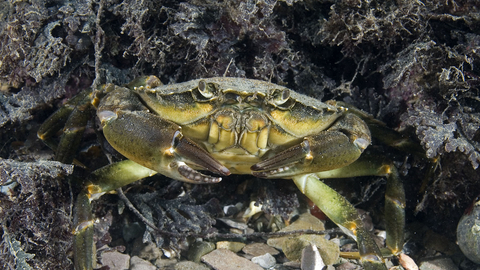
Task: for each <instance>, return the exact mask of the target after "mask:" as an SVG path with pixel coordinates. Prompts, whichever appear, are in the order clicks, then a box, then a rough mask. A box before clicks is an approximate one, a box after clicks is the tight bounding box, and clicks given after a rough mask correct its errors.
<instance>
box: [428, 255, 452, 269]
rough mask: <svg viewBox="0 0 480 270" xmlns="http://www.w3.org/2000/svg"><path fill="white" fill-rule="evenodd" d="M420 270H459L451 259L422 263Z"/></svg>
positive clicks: (438, 259)
mask: <svg viewBox="0 0 480 270" xmlns="http://www.w3.org/2000/svg"><path fill="white" fill-rule="evenodd" d="M420 270H458V267H457V266H456V265H455V264H454V263H453V261H452V259H450V258H437V259H433V260H428V261H424V262H422V263H420Z"/></svg>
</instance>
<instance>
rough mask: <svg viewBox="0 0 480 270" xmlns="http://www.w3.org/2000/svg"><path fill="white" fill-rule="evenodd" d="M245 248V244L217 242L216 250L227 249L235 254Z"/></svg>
mask: <svg viewBox="0 0 480 270" xmlns="http://www.w3.org/2000/svg"><path fill="white" fill-rule="evenodd" d="M244 246H245V243H242V242H230V241H219V242H217V249H221V248H223V249H228V250H231V251H233V252H235V253H237V252H239V251H240V250H242V248H243V247H244Z"/></svg>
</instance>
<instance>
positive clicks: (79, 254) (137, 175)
mask: <svg viewBox="0 0 480 270" xmlns="http://www.w3.org/2000/svg"><path fill="white" fill-rule="evenodd" d="M156 173H157V172H156V171H154V170H151V169H148V168H145V167H143V166H141V165H139V164H137V163H135V162H133V161H131V160H124V161H120V162H117V163H114V164H111V165H108V166H105V167H102V168H100V169H98V170H96V171H94V172H93V173H92V175H91V176H90V177H89V181H88V183H87V185H86V186H85V188H84V190H83V191H82V192H81V193H80V194H79V195H78V197H77V201H76V204H75V213H74V226H75V229H74V245H73V247H74V254H75V260H74V261H75V269H77V270H80V269H82V270H83V269H93V267H94V266H95V264H96V263H95V262H96V259H95V244H94V242H93V224H94V220H93V215H92V206H91V202H92V200H94V199H97V198H98V197H100V196H102V195H103V194H104V193H106V192H109V191H112V190H115V189H117V188H120V187H122V186H125V185H128V184H130V183H132V182H135V181H137V180H139V179H142V178H145V177H148V176H152V175H154V174H156Z"/></svg>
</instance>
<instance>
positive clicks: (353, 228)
mask: <svg viewBox="0 0 480 270" xmlns="http://www.w3.org/2000/svg"><path fill="white" fill-rule="evenodd" d="M91 109H96V112H97V116H98V118H99V119H100V121H101V123H102V127H103V133H104V135H105V137H106V139H107V141H108V142H109V143H110V144H111V145H112V146H113V147H114V148H115V149H116V150H117V151H118V152H120V153H121V154H122V155H124V156H125V157H126V158H128V160H125V161H121V162H118V163H115V164H111V165H109V166H106V167H103V168H100V169H98V170H97V171H95V172H93V173H92V176H91V177H89V179H88V180H87V181H86V183H85V189H84V191H83V192H82V193H81V194H80V195H79V197H78V199H77V207H76V208H77V210H76V220H75V224H76V226H77V227H76V236H75V246H74V247H75V257H76V258H75V265H76V268H77V269H92V267H93V265H94V264H95V260H94V259H93V253H94V252H93V247H92V246H93V240H92V238H93V237H92V235H93V229H92V226H93V222H92V220H93V218H92V216H91V209H90V208H91V207H90V202H91V200H93V199H95V198H97V197H99V196H101V195H102V194H104V193H105V192H108V191H111V190H114V189H116V188H119V187H122V186H124V185H126V184H128V183H131V182H133V181H136V180H138V179H141V178H143V177H146V176H149V175H152V174H155V173H160V174H163V175H165V176H168V177H171V178H173V179H176V180H179V181H184V182H190V183H216V182H219V181H221V179H222V178H221V176H228V175H230V174H251V175H254V176H257V177H260V178H274V179H279V178H282V179H293V180H294V181H295V183H296V185H297V186H298V187H299V189H300V190H301V191H302V192H303V193H304V194H305V195H306V196H307V197H309V198H310V199H311V200H312V201H313V202H315V203H316V204H317V205H318V206H319V207H320V209H322V210H323V211H324V212H325V213H326V215H327V216H329V217H330V218H331V219H332V221H334V222H335V223H336V224H338V225H339V226H340V227H341V228H342V229H343V230H344V231H345V232H347V233H348V234H349V235H351V236H352V237H353V238H355V239H356V240H357V242H358V245H359V251H360V255H361V258H362V262H363V264H364V266H365V267H366V268H367V269H385V266H384V264H383V258H382V255H381V252H380V250H379V248H378V247H377V245H376V244H375V243H374V242H373V240H372V238H371V237H370V236H369V233H368V232H366V231H365V229H364V228H363V223H362V221H361V220H360V218H359V216H358V214H357V212H356V210H355V209H354V208H353V206H352V205H351V204H350V203H348V201H346V200H345V199H344V198H343V197H342V196H340V195H339V194H338V193H336V192H335V191H333V190H332V189H331V188H329V187H328V186H326V185H325V184H323V182H322V181H319V178H335V177H350V176H355V175H388V184H387V194H386V198H387V199H386V203H385V204H386V211H388V213H389V215H390V216H391V218H390V220H389V221H387V233H388V234H389V235H390V236H389V237H388V238H387V247H388V248H389V250H390V253H392V254H398V253H399V252H400V251H401V249H402V245H403V227H404V213H403V208H404V194H403V187H402V185H401V183H400V181H399V179H398V177H397V173H396V170H395V168H394V167H392V166H389V165H384V164H381V163H379V162H373V163H372V161H367V160H362V159H361V158H360V159H359V157H360V156H361V154H362V152H363V151H364V149H365V148H366V147H367V146H368V145H369V144H370V142H371V135H370V130H369V128H368V126H367V124H366V123H365V121H364V120H362V119H361V118H360V116H365V114H364V113H361V112H359V111H358V110H356V109H354V108H352V107H347V105H344V104H341V105H340V104H339V103H336V102H335V101H328V102H326V103H323V102H320V101H318V100H316V99H313V98H310V97H307V96H305V95H301V94H298V93H296V92H294V91H292V90H290V89H288V88H285V87H282V86H279V85H276V84H272V83H268V82H263V81H258V80H249V79H242V78H225V77H222V78H208V79H199V80H193V81H189V82H185V83H178V84H171V85H162V83H161V82H160V80H159V79H158V78H157V77H155V76H148V77H142V78H140V79H137V80H135V81H133V82H131V83H129V84H127V85H126V86H115V85H112V84H107V85H105V86H102V87H101V88H100V89H97V90H95V91H93V90H91V89H90V90H88V91H85V92H82V93H81V94H79V95H78V96H77V97H75V98H74V99H73V100H72V101H70V102H69V103H67V105H66V106H65V107H63V108H61V109H59V111H57V113H55V114H54V115H52V116H51V117H50V118H49V119H48V120H47V121H46V122H45V123H44V124H43V125H42V127H41V128H40V130H39V132H38V135H39V137H40V138H41V139H42V140H44V141H46V142H47V144H49V145H51V146H52V147H54V148H56V151H57V159H58V160H59V161H62V162H65V163H71V162H72V161H73V156H74V155H73V154H72V153H74V151H75V150H76V147H78V146H77V145H78V143H79V140H80V138H81V134H82V132H83V129H82V128H81V127H83V126H84V125H85V124H86V121H87V120H88V118H87V117H86V116H84V115H87V114H88V113H87V114H86V113H85V112H88V111H89V110H91ZM352 112H353V113H352ZM63 125H65V129H64V134H63V135H62V138H61V140H60V143H59V144H58V146H57V145H56V144H54V143H52V141H51V137H52V136H53V134H55V133H56V132H57V131H58V130H59V129H60V128H61V126H63ZM200 171H210V172H212V173H214V174H216V175H218V176H211V175H206V174H203V173H202V172H200Z"/></svg>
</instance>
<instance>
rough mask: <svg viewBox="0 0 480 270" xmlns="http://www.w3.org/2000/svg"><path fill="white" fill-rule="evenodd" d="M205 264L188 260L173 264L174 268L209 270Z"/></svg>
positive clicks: (181, 269) (177, 269)
mask: <svg viewBox="0 0 480 270" xmlns="http://www.w3.org/2000/svg"><path fill="white" fill-rule="evenodd" d="M209 269H210V268H208V267H207V266H205V265H203V264H201V263H195V262H190V261H183V262H179V263H177V264H176V265H175V270H209Z"/></svg>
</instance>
